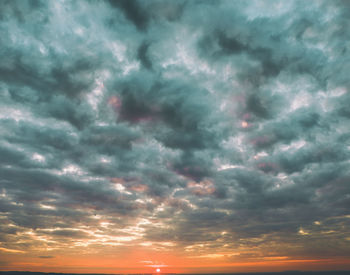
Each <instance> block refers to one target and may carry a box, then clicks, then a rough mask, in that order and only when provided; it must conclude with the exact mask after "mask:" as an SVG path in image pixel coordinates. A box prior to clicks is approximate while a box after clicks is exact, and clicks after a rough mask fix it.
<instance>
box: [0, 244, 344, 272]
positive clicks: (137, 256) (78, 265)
mask: <svg viewBox="0 0 350 275" xmlns="http://www.w3.org/2000/svg"><path fill="white" fill-rule="evenodd" d="M82 253H84V252H82ZM1 254H2V255H1ZM1 254H0V257H1V259H2V261H5V262H7V261H8V262H11V263H12V264H10V265H8V266H2V267H1V268H0V270H2V271H6V270H18V271H37V272H63V273H123V274H125V273H128V274H131V273H159V274H166V273H209V272H210V273H228V272H230V273H234V272H267V271H285V270H314V271H316V270H344V269H349V267H350V260H349V259H348V258H341V259H294V258H289V257H262V258H260V259H258V258H256V259H250V260H249V259H245V260H244V259H240V260H238V259H230V257H227V256H225V255H218V256H217V257H214V256H213V255H208V257H205V255H204V256H196V255H187V256H181V253H180V252H177V253H172V252H162V251H153V252H152V251H151V249H130V250H129V251H127V252H126V253H116V254H113V253H108V254H106V255H95V254H91V255H89V254H86V255H83V254H80V255H77V254H76V255H75V256H73V255H72V254H71V255H62V254H57V255H55V256H52V258H49V257H48V258H39V257H38V256H33V255H29V254H27V253H25V254H21V255H18V254H17V255H16V254H15V253H11V254H10V253H8V254H6V255H5V254H4V253H3V252H1Z"/></svg>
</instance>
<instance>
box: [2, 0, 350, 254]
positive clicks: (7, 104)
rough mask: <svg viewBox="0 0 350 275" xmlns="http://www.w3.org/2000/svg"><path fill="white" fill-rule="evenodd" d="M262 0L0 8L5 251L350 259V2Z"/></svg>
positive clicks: (44, 4) (17, 4)
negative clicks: (134, 240) (156, 245)
mask: <svg viewBox="0 0 350 275" xmlns="http://www.w3.org/2000/svg"><path fill="white" fill-rule="evenodd" d="M256 4H257V2H251V3H246V2H241V1H217V2H215V3H214V2H212V1H188V2H187V1H90V2H83V1H81V2H46V1H42V2H40V1H3V3H2V4H1V6H2V8H1V9H0V43H1V47H0V57H1V60H2V62H1V64H0V110H1V112H0V136H1V139H0V162H1V167H0V175H1V177H0V213H1V216H0V218H1V219H3V220H4V221H5V222H4V223H3V225H1V227H0V230H1V231H0V233H1V234H0V238H1V242H2V244H4V247H6V248H7V249H15V250H16V249H18V250H21V249H25V246H27V247H30V248H31V249H35V247H39V246H38V244H39V241H40V240H39V239H38V238H39V237H40V238H49V239H52V240H56V241H57V242H65V241H67V242H72V243H74V242H75V240H77V241H79V240H80V239H83V240H87V241H88V240H90V239H91V240H95V241H96V242H95V244H97V243H98V242H100V243H101V244H102V245H103V242H104V241H103V240H107V239H108V238H107V237H106V236H107V235H108V236H109V235H111V236H119V235H120V234H121V232H119V231H117V230H118V229H123V230H124V231H125V230H128V229H129V227H132V226H137V228H138V229H139V230H140V232H143V233H141V234H140V235H138V237H139V238H140V241H155V242H162V241H170V242H175V243H177V244H179V246H182V247H187V246H188V247H191V246H195V245H197V244H200V243H203V244H206V245H207V246H204V248H201V249H202V250H201V251H202V252H203V253H204V252H205V251H206V250H205V249H206V248H205V247H220V246H221V247H228V248H227V249H229V250H232V251H233V250H234V249H240V245H241V246H249V247H255V246H256V244H257V243H258V244H259V247H261V249H263V248H264V247H265V248H266V247H268V246H270V248H271V253H272V254H273V253H275V254H274V256H276V255H280V254H281V255H282V254H283V255H286V254H288V253H290V255H297V254H298V255H309V256H310V255H311V256H312V255H314V256H317V257H318V256H321V255H320V252H319V250H323V251H325V253H329V255H328V256H331V255H336V256H341V255H345V254H347V252H349V249H348V248H347V246H346V245H345V244H346V242H348V239H349V235H348V233H347V232H349V210H348V205H349V193H350V190H349V188H348V186H349V185H348V182H349V178H350V175H349V172H348V171H349V158H350V153H349V148H350V147H349V146H350V142H349V140H350V138H349V137H350V135H349V126H348V124H349V121H348V120H349V117H350V115H349V111H348V110H349V108H348V106H349V104H350V97H349V91H348V89H349V85H348V84H349V82H348V73H347V72H348V71H349V70H348V69H349V68H348V64H349V62H347V61H348V59H349V45H348V43H346V42H345V41H347V40H348V38H349V28H347V26H348V25H349V16H348V15H349V5H348V4H347V3H346V2H344V1H334V2H326V1H325V2H323V1H315V2H311V3H310V4H309V5H308V6H307V7H305V5H304V4H303V2H300V1H291V2H289V3H288V4H286V3H284V2H280V1H260V2H259V3H258V4H259V5H258V6H259V7H257V6H256ZM107 221H108V222H110V224H111V225H113V226H114V229H110V228H108V225H107V226H105V227H103V226H102V225H101V224H100V223H102V222H107ZM140 221H143V222H144V223H141V222H140ZM145 221H147V222H145ZM86 227H88V228H89V230H90V231H87V229H86ZM134 228H135V227H134ZM84 230H85V231H84ZM94 230H95V231H94ZM98 230H99V232H100V233H101V232H103V233H104V234H105V235H104V237H101V238H100V239H98V238H99V237H98V236H99V234H95V235H94V234H93V233H92V232H97V231H98ZM142 230H143V231H142ZM26 232H27V233H26ZM28 232H32V234H34V235H30V234H29V236H28ZM327 232H328V233H327ZM329 232H330V233H329ZM26 234H27V235H26ZM123 234H126V233H125V232H124V233H123ZM129 234H131V233H130V232H129ZM35 236H36V237H38V238H37V239H35V238H36V237H35ZM123 236H124V235H123ZM132 236H134V235H132ZM325 236H327V238H325ZM22 239H23V243H22V244H21V242H19V244H16V241H21V240H22ZM36 242H38V243H36ZM106 242H107V241H106ZM326 242H331V243H332V244H333V245H334V246H336V245H339V243H341V242H343V243H344V244H342V245H339V247H340V249H339V251H335V250H334V249H333V250H332V249H330V250H327V249H325V247H326ZM293 243H297V245H298V247H299V248H295V250H293V249H291V250H290V251H289V252H288V251H287V252H285V251H284V252H282V251H283V249H282V248H283V246H284V245H286V246H287V245H288V244H293ZM40 245H44V244H43V243H42V242H41V243H40ZM47 245H48V246H50V247H52V248H54V244H47ZM89 245H90V244H89ZM293 247H295V246H293ZM313 247H318V248H319V249H316V248H315V249H313ZM189 249H194V248H189ZM272 250H273V251H272ZM327 251H329V252H327ZM242 253H243V254H244V253H249V252H247V251H245V252H243V251H242ZM243 254H242V255H243ZM39 255H40V254H39ZM247 255H248V254H247ZM254 255H255V254H254ZM41 257H46V256H41ZM252 257H253V256H252Z"/></svg>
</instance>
